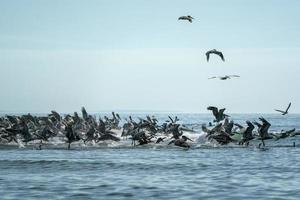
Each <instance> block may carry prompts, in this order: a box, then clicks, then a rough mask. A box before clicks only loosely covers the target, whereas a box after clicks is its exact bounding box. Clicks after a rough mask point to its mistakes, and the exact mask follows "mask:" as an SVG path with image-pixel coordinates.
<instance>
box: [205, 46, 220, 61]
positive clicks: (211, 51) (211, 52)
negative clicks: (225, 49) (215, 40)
mask: <svg viewBox="0 0 300 200" xmlns="http://www.w3.org/2000/svg"><path fill="white" fill-rule="evenodd" d="M210 54H216V55H218V56H220V57H221V59H222V60H223V61H225V59H224V56H223V53H222V52H221V51H217V50H216V49H213V50H210V51H208V52H206V54H205V55H206V60H207V62H208V61H209V56H210Z"/></svg>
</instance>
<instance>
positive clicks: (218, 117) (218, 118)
mask: <svg viewBox="0 0 300 200" xmlns="http://www.w3.org/2000/svg"><path fill="white" fill-rule="evenodd" d="M207 110H211V111H212V113H213V115H214V116H215V118H216V119H215V120H214V122H220V121H222V120H223V119H225V117H229V115H226V114H224V111H225V108H223V109H220V110H219V109H218V108H217V107H214V106H209V107H207Z"/></svg>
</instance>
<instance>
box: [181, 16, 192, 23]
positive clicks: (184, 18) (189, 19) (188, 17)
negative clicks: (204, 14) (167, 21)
mask: <svg viewBox="0 0 300 200" xmlns="http://www.w3.org/2000/svg"><path fill="white" fill-rule="evenodd" d="M193 19H194V18H193V17H192V16H190V15H187V16H181V17H179V18H178V20H188V21H189V22H190V23H192V22H193Z"/></svg>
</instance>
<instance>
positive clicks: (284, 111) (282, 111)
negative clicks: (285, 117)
mask: <svg viewBox="0 0 300 200" xmlns="http://www.w3.org/2000/svg"><path fill="white" fill-rule="evenodd" d="M275 111H277V112H280V113H285V111H282V110H277V109H275Z"/></svg>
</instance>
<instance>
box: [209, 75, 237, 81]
mask: <svg viewBox="0 0 300 200" xmlns="http://www.w3.org/2000/svg"><path fill="white" fill-rule="evenodd" d="M232 77H240V76H239V75H225V76H212V77H210V78H208V79H214V78H219V79H220V80H227V79H231V78H232Z"/></svg>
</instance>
